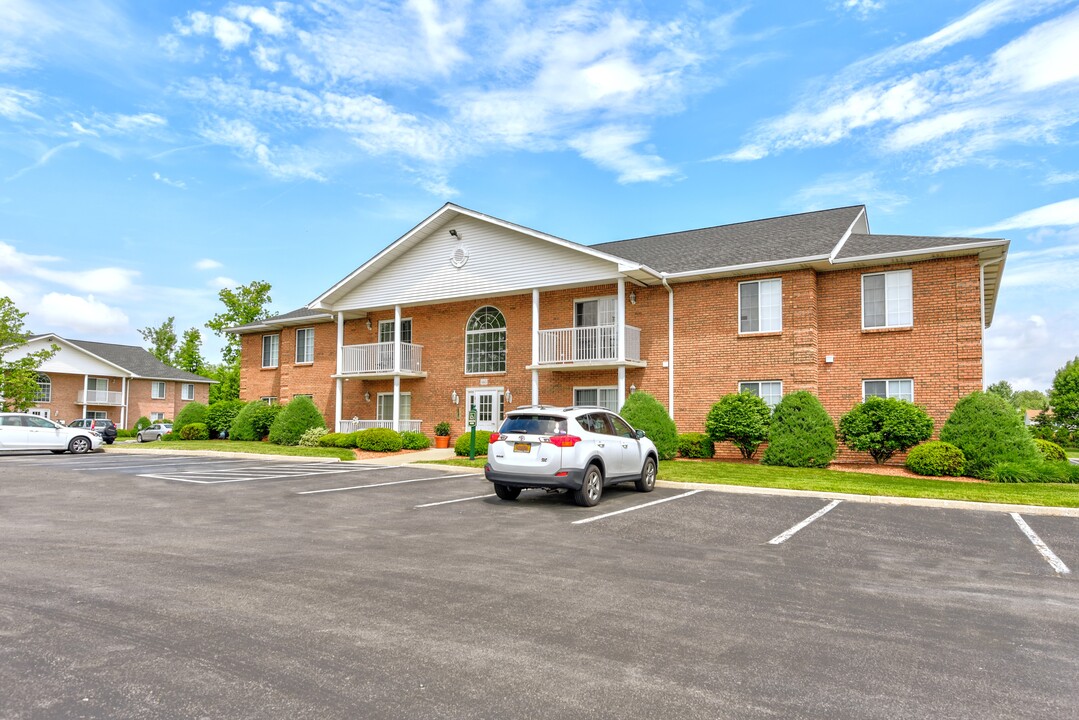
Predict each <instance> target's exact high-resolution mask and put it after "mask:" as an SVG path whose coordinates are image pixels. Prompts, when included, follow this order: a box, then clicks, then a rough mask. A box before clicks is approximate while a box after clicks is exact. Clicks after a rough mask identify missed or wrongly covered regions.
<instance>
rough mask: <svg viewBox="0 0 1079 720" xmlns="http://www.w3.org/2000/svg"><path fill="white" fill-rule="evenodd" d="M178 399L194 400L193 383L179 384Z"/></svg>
mask: <svg viewBox="0 0 1079 720" xmlns="http://www.w3.org/2000/svg"><path fill="white" fill-rule="evenodd" d="M180 399H181V400H194V399H195V383H184V384H183V385H181V386H180Z"/></svg>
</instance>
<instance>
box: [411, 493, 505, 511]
mask: <svg viewBox="0 0 1079 720" xmlns="http://www.w3.org/2000/svg"><path fill="white" fill-rule="evenodd" d="M494 496H495V494H494V493H491V494H490V495H473V496H472V497H466V498H457V499H456V500H442V501H440V502H433V503H424V504H423V505H413V507H417V508H425V507H435V506H436V505H450V504H452V503H459V502H468V501H469V500H482V499H483V498H489V497H494Z"/></svg>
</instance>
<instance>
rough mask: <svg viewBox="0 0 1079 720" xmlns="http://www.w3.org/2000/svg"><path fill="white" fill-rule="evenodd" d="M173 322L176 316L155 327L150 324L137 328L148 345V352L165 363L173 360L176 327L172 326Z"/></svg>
mask: <svg viewBox="0 0 1079 720" xmlns="http://www.w3.org/2000/svg"><path fill="white" fill-rule="evenodd" d="M175 322H176V318H175V317H170V318H169V319H168V320H166V321H165V322H163V323H161V324H160V325H158V326H156V327H155V326H153V325H151V326H150V327H144V328H142V329H141V330H139V335H142V339H143V340H145V341H146V342H147V343H148V344H149V345H150V347H148V348H147V350H149V351H150V354H151V355H153V356H154V357H155V358H157V359H158V360H160V361H161V362H163V363H165V364H166V365H172V364H173V362H175V357H176V329H175V328H174V327H173V323H175Z"/></svg>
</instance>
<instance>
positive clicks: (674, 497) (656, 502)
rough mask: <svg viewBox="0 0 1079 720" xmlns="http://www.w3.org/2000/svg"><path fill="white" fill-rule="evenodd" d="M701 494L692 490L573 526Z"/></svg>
mask: <svg viewBox="0 0 1079 720" xmlns="http://www.w3.org/2000/svg"><path fill="white" fill-rule="evenodd" d="M699 492H701V491H700V490H690V491H689V492H684V493H682V494H681V495H672V496H671V497H666V498H660V499H659V500H653V501H652V502H646V503H642V504H640V505H634V506H633V507H628V508H622V509H621V510H615V511H614V512H609V513H604V514H602V515H596V516H595V517H590V518H585V519H584V520H574V521H573V522H572V523H570V524H571V525H584V524H585V523H590V522H595V521H596V520H602V519H604V518H609V517H613V516H615V515H621V514H622V513H628V512H633V511H634V510H640V509H641V508H646V507H649V506H651V505H659V504H660V503H665V502H670V501H671V500H679V499H681V498H685V497H689V496H690V495H696V494H697V493H699Z"/></svg>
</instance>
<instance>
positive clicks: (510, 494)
mask: <svg viewBox="0 0 1079 720" xmlns="http://www.w3.org/2000/svg"><path fill="white" fill-rule="evenodd" d="M520 494H521V488H515V487H510V486H509V485H499V484H498V483H495V495H497V496H498V497H499V498H500V499H502V500H516V499H517V496H518V495H520Z"/></svg>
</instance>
